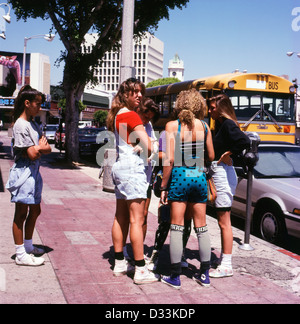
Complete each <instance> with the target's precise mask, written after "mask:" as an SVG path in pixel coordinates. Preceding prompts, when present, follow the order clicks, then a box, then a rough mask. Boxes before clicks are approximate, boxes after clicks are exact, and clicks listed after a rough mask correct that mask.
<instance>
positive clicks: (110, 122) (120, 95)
mask: <svg viewBox="0 0 300 324" xmlns="http://www.w3.org/2000/svg"><path fill="white" fill-rule="evenodd" d="M138 88H140V89H141V93H142V95H143V96H144V95H145V85H144V84H143V83H142V82H141V81H140V80H138V79H135V78H130V79H127V80H126V81H124V82H123V83H121V85H120V87H119V90H118V92H117V94H116V95H115V97H114V100H113V101H112V104H111V109H110V110H109V112H108V116H107V119H106V125H107V129H108V130H110V131H114V129H115V117H116V115H117V113H118V112H119V110H120V109H121V108H124V107H127V108H130V107H128V102H127V98H126V96H125V94H127V93H130V92H134V91H135V90H136V89H138Z"/></svg>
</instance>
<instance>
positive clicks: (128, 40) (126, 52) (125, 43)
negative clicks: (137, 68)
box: [120, 0, 135, 84]
mask: <svg viewBox="0 0 300 324" xmlns="http://www.w3.org/2000/svg"><path fill="white" fill-rule="evenodd" d="M134 1H135V0H123V23H122V47H121V70H120V84H121V83H122V82H123V81H125V80H127V79H129V78H132V77H134V67H133V66H132V62H133V57H132V55H133V26H134Z"/></svg>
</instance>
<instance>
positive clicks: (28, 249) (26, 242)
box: [24, 239, 33, 253]
mask: <svg viewBox="0 0 300 324" xmlns="http://www.w3.org/2000/svg"><path fill="white" fill-rule="evenodd" d="M24 246H25V250H26V252H27V253H30V252H31V251H32V250H33V245H32V239H31V240H24Z"/></svg>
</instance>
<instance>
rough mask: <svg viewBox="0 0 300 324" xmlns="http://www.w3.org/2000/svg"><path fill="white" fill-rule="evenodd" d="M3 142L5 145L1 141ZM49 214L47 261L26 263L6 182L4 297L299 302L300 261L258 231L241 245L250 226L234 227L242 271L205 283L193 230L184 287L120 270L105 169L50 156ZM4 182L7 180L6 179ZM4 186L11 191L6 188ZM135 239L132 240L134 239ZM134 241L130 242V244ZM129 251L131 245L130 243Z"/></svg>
mask: <svg viewBox="0 0 300 324" xmlns="http://www.w3.org/2000/svg"><path fill="white" fill-rule="evenodd" d="M6 135H7V133H6V132H4V131H2V132H0V168H1V169H0V170H1V172H0V180H1V177H2V181H3V183H4V186H5V183H6V180H7V178H8V172H9V168H10V166H11V165H12V163H13V162H12V160H11V158H10V157H9V154H8V153H9V139H8V138H7V137H6ZM1 142H2V145H1ZM41 173H42V177H43V180H44V190H43V201H42V206H41V207H42V214H41V216H40V217H39V219H38V221H37V226H36V229H37V230H36V232H35V237H34V243H35V244H37V245H42V246H44V247H45V248H46V251H47V253H46V254H45V255H44V257H45V259H46V263H45V265H44V266H42V267H38V268H28V267H18V266H16V265H15V262H14V260H13V256H14V253H15V251H14V244H13V238H12V234H11V225H12V220H13V214H14V205H13V204H11V203H10V195H9V193H8V192H7V191H5V190H4V192H1V185H2V184H1V183H0V203H1V206H2V208H1V210H0V222H1V226H0V237H1V244H0V304H10V303H14V304H15V303H28V304H37V303H39V304H40V303H41V304H95V303H96V304H124V305H130V304H146V305H153V304H171V305H175V304H183V305H186V304H189V305H190V304H277V303H279V304H299V303H300V260H299V258H298V259H297V256H295V257H294V258H293V257H291V256H289V255H286V254H284V253H282V252H280V251H279V249H278V248H277V247H275V246H273V245H271V244H268V243H266V242H264V241H262V240H260V239H257V238H255V237H253V236H251V240H250V244H251V246H253V247H254V248H255V250H254V251H251V252H246V251H242V250H240V249H238V246H239V244H241V243H242V242H243V240H244V233H243V231H240V230H238V229H235V228H234V252H233V253H234V257H233V265H234V276H233V277H231V278H224V279H211V287H210V288H203V287H201V286H199V285H198V284H196V283H195V282H194V281H193V280H192V275H193V273H194V271H195V270H196V268H198V267H199V255H198V252H197V249H198V242H197V239H196V236H195V235H194V233H192V235H191V237H190V240H189V242H188V246H187V250H186V257H187V260H188V263H189V268H188V269H187V270H184V271H183V275H182V276H181V279H182V288H181V289H180V290H174V289H173V288H170V287H168V286H166V285H164V284H162V283H160V282H157V283H154V284H151V285H142V286H137V285H135V284H134V283H133V280H132V277H128V276H124V277H118V278H116V277H114V276H113V275H112V266H113V255H114V254H113V247H112V239H111V226H112V222H113V217H114V212H115V196H114V194H113V193H108V192H105V191H103V190H102V179H98V175H99V169H98V168H94V167H87V166H78V167H72V168H70V167H68V166H66V164H64V162H63V161H62V160H61V159H59V155H58V153H52V154H51V155H49V156H48V157H47V158H46V159H43V163H42V167H41ZM0 182H1V181H0ZM2 191H3V190H2ZM157 205H158V199H157V198H156V197H154V198H153V200H152V202H151V205H150V213H149V216H148V232H147V237H146V240H145V252H146V253H149V254H150V253H151V250H152V248H153V242H154V236H155V231H156V227H157ZM207 222H208V226H209V232H210V236H211V243H212V257H213V258H216V257H218V256H219V251H220V232H219V228H218V225H217V221H216V220H215V219H214V218H212V217H209V216H208V217H207ZM128 246H129V245H128ZM129 247H130V246H129ZM128 250H129V251H131V250H130V248H129V249H128ZM168 250H169V239H167V241H166V245H165V247H164V249H163V253H162V254H161V257H160V265H159V268H158V271H159V273H161V274H168V271H169V253H168Z"/></svg>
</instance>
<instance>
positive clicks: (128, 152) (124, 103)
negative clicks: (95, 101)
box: [107, 78, 158, 284]
mask: <svg viewBox="0 0 300 324" xmlns="http://www.w3.org/2000/svg"><path fill="white" fill-rule="evenodd" d="M144 93H145V86H144V85H143V84H142V83H141V82H140V81H138V80H136V79H133V78H132V79H128V80H126V81H124V82H123V83H122V84H121V85H120V88H119V91H118V93H117V94H116V96H115V98H114V100H113V102H112V108H111V110H110V112H109V114H108V118H107V128H108V130H110V131H113V132H114V133H115V137H116V149H117V161H116V162H115V163H114V165H113V167H112V177H113V181H114V184H115V194H116V199H117V206H116V214H115V220H114V223H113V228H112V238H113V244H114V250H115V266H114V269H113V274H114V275H115V276H120V275H123V274H126V273H128V272H131V271H133V270H134V269H133V267H131V265H130V264H129V263H128V262H127V260H126V259H125V258H124V254H123V246H124V245H125V243H126V238H127V234H128V231H129V229H130V231H129V234H130V241H131V245H132V250H133V255H134V260H135V275H134V283H136V284H144V283H152V282H155V281H158V278H157V277H156V276H155V275H154V274H153V273H152V272H150V271H149V270H148V268H147V266H146V264H145V260H144V242H143V224H144V208H145V202H146V198H147V189H148V183H147V178H146V174H145V172H144V167H145V163H147V157H148V156H150V155H151V150H152V149H151V146H152V145H151V141H150V139H149V137H148V135H147V133H146V131H145V129H144V126H143V123H142V121H141V119H140V117H139V116H138V114H137V113H136V112H135V111H134V109H136V108H137V107H138V106H139V104H140V102H141V100H142V97H143V95H144ZM136 144H139V145H138V148H139V149H137V146H136ZM143 156H144V158H143ZM129 225H130V226H129Z"/></svg>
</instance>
